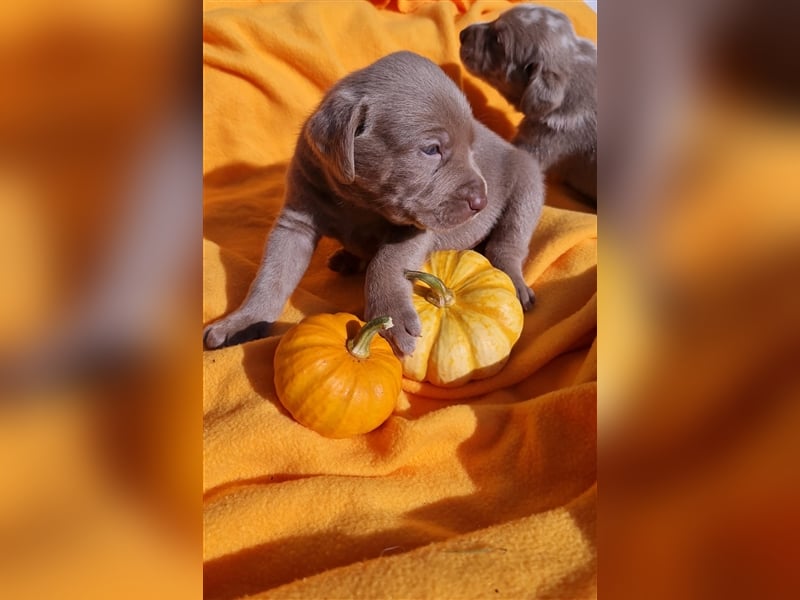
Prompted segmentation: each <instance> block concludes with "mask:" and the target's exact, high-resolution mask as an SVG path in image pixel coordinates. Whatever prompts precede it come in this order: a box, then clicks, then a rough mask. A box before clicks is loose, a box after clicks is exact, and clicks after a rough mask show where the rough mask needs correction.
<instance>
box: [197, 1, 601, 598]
mask: <svg viewBox="0 0 800 600" xmlns="http://www.w3.org/2000/svg"><path fill="white" fill-rule="evenodd" d="M512 4H513V3H511V2H505V1H485V0H478V1H476V2H470V1H461V2H439V3H429V2H407V1H403V0H391V1H376V2H372V3H369V2H348V3H327V2H303V3H260V2H234V1H211V0H206V1H205V2H204V11H205V12H204V28H203V48H204V89H205V97H204V106H205V108H204V135H205V141H204V146H205V147H204V184H205V185H204V197H203V215H204V240H203V275H204V277H203V280H204V288H203V320H204V322H206V323H207V322H210V321H212V320H214V319H216V318H218V317H220V316H222V315H223V314H225V313H227V312H229V311H231V310H233V309H234V308H235V307H236V306H238V304H239V303H240V302H241V300H242V299H243V298H244V296H245V294H246V292H247V289H248V287H249V285H250V282H251V281H252V279H253V276H254V275H255V273H256V270H257V268H258V264H259V262H260V260H261V253H262V251H263V248H264V242H265V239H266V236H267V234H268V232H269V230H270V228H271V226H272V224H273V223H274V221H275V219H276V217H277V214H278V212H279V211H280V208H281V206H282V202H283V193H284V189H285V183H284V176H285V173H286V169H287V165H288V162H289V160H290V158H291V154H292V151H293V148H294V144H295V141H296V138H297V135H298V133H299V132H300V128H301V126H302V123H303V120H304V119H305V118H306V117H307V116H308V115H309V114H310V113H311V111H312V110H313V108H314V106H315V105H316V104H317V103H318V102H319V100H320V99H321V97H322V94H323V93H324V91H325V90H326V89H327V88H328V87H329V86H330V85H332V84H333V82H335V81H336V80H337V79H339V78H340V77H341V76H343V75H345V74H346V73H348V72H350V71H352V70H354V69H357V68H360V67H363V66H365V65H366V64H369V63H370V62H372V61H374V60H376V59H377V58H379V57H380V56H383V55H385V54H388V53H389V52H392V51H395V50H402V49H405V50H411V51H414V52H418V53H420V54H422V55H424V56H427V57H429V58H430V59H431V60H433V61H434V62H436V63H437V64H439V65H441V66H442V68H443V69H444V70H445V72H446V73H447V74H448V75H449V76H450V78H451V79H452V80H453V81H454V82H456V84H457V85H459V87H461V88H462V89H463V90H464V91H465V93H466V94H467V97H468V99H469V100H470V102H471V104H472V106H473V108H474V112H475V115H476V117H477V118H479V119H481V120H482V121H483V122H484V123H486V124H487V125H488V126H489V127H491V128H492V129H494V130H495V131H497V132H498V134H500V135H502V136H504V137H506V138H510V137H511V136H512V135H513V131H514V127H515V125H516V123H518V122H519V120H520V118H521V115H520V114H519V113H517V112H516V111H515V110H514V109H513V107H511V106H509V105H508V104H507V103H506V102H505V100H503V99H502V97H501V96H500V95H499V94H498V93H497V92H496V91H495V90H493V89H492V88H490V87H488V86H486V85H485V84H483V83H482V82H481V81H479V80H477V79H476V78H474V77H472V76H470V75H469V74H468V73H466V71H465V70H464V69H463V68H462V67H461V65H460V61H459V59H458V31H460V29H462V28H463V27H464V26H466V25H468V24H471V23H473V22H476V21H478V20H487V19H492V18H494V17H495V16H496V15H497V14H499V12H500V11H501V10H504V9H506V8H508V7H509V6H511V5H512ZM545 4H547V3H545ZM552 5H553V6H555V7H556V8H559V9H560V10H563V11H565V12H566V13H567V14H568V15H569V16H570V18H572V20H573V22H574V23H575V26H576V29H577V30H578V32H579V34H581V35H585V36H587V37H594V28H595V27H596V20H595V16H594V13H592V12H591V11H590V10H589V9H588V8H586V7H585V6H582V5H577V4H574V3H569V4H565V3H553V4H552ZM354 31H358V34H354V33H353V32H354ZM546 204H547V205H546V206H545V207H544V209H543V212H542V218H541V222H540V223H539V225H538V227H537V229H536V232H535V233H534V236H533V238H532V239H531V243H530V256H529V259H528V260H527V262H526V264H525V266H524V276H525V278H526V280H527V281H528V283H529V284H530V285H531V286H532V287H533V289H534V291H535V292H536V294H537V301H536V305H535V307H534V308H533V309H532V310H531V311H530V312H529V313H527V314H526V315H525V322H524V328H523V333H522V336H521V337H520V340H519V341H518V342H517V344H516V346H515V347H514V349H513V351H512V355H511V357H510V359H509V361H508V363H507V364H506V366H505V367H504V368H503V370H502V371H501V372H500V373H498V374H497V375H495V376H493V377H491V378H488V379H485V380H482V381H475V382H470V383H468V384H466V385H464V386H461V387H459V388H453V389H443V388H436V387H435V386H432V385H430V384H425V383H418V382H412V381H409V380H404V382H403V391H402V392H401V394H400V397H399V398H398V401H397V406H396V409H395V411H394V412H393V414H392V415H391V416H390V418H389V419H388V420H387V421H386V422H385V423H384V424H383V425H382V426H380V427H379V428H378V429H376V430H375V431H373V432H371V433H369V434H366V435H362V436H356V437H354V438H348V439H339V440H332V439H327V438H324V437H322V436H319V435H318V434H316V433H315V432H313V431H311V430H309V429H307V428H305V427H303V426H301V425H300V424H298V423H297V422H295V421H294V420H293V419H292V418H291V416H290V415H289V413H288V412H287V411H286V410H285V409H284V408H283V406H282V405H281V403H280V401H279V400H278V398H277V397H276V395H275V389H274V384H273V370H272V362H273V358H274V354H275V349H276V347H277V345H278V342H279V341H280V338H281V335H282V334H283V333H285V332H286V331H287V330H288V329H289V328H290V327H292V326H293V325H294V324H296V323H298V322H299V321H300V320H302V319H303V318H304V317H306V316H309V315H312V314H319V313H331V312H339V311H345V312H350V313H353V314H355V315H358V316H362V315H363V309H364V297H363V283H364V279H363V275H353V276H346V277H343V276H341V275H339V274H337V273H333V272H331V271H330V270H329V269H328V268H327V260H328V257H329V256H330V255H331V254H332V253H333V252H335V251H336V250H337V249H338V244H337V243H336V242H335V241H333V240H329V239H323V240H322V241H321V242H320V244H319V246H318V248H317V250H316V252H315V253H314V255H313V257H312V260H311V263H310V265H309V268H308V270H307V272H306V274H305V275H304V276H303V278H302V280H301V282H300V284H299V286H298V288H297V289H296V290H295V292H294V293H293V294H292V296H291V298H290V299H289V301H288V302H287V304H286V306H285V308H284V310H283V312H282V314H281V315H280V317H279V319H278V322H277V323H276V324H275V326H274V328H273V330H272V331H271V335H270V336H269V337H267V338H265V339H261V340H256V341H252V342H248V343H245V344H243V345H240V346H233V347H229V348H223V349H220V350H215V351H207V352H205V353H204V363H203V368H204V396H203V403H204V404H203V415H204V417H203V439H204V466H203V489H204V495H203V511H204V531H203V536H204V590H205V592H204V595H205V596H207V597H208V598H224V599H231V600H232V599H234V598H243V597H245V596H248V597H264V598H270V597H274V598H411V597H413V598H442V597H453V596H457V597H460V598H461V597H463V598H478V597H486V596H491V597H493V598H519V597H530V598H555V597H562V598H583V597H593V596H594V595H595V591H596V590H595V587H596V558H595V541H594V511H595V503H596V431H595V423H596V410H597V407H596V397H597V384H596V372H597V369H596V346H597V343H596V335H597V333H596V332H597V287H596V276H597V219H596V215H595V214H593V213H592V212H591V210H590V209H588V208H587V207H586V206H584V205H582V204H580V203H579V202H578V201H576V199H575V198H573V197H572V196H571V195H570V193H569V192H568V191H567V190H565V189H563V188H561V187H559V186H557V185H554V184H548V189H547V202H546Z"/></svg>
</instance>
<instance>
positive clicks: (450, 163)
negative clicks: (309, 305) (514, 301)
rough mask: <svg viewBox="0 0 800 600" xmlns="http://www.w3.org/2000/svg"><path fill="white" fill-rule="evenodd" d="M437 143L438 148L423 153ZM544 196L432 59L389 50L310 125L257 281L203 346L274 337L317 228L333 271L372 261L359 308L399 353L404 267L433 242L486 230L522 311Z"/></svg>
mask: <svg viewBox="0 0 800 600" xmlns="http://www.w3.org/2000/svg"><path fill="white" fill-rule="evenodd" d="M437 145H438V146H439V148H440V151H441V154H440V155H435V156H429V155H428V154H426V153H425V152H424V151H423V149H427V150H428V151H430V150H431V148H432V147H435V146H437ZM542 201H543V181H542V173H541V169H540V168H539V166H538V164H537V163H536V161H535V159H534V158H533V157H531V155H529V154H528V153H526V152H523V151H521V150H518V149H517V148H515V147H514V146H512V145H511V144H509V143H508V142H506V141H504V140H503V139H502V138H500V137H499V136H498V135H496V134H495V133H493V132H492V131H490V130H489V129H488V128H486V127H484V126H483V125H481V124H480V123H478V122H477V121H476V120H475V119H474V118H473V116H472V113H471V110H470V107H469V104H468V103H467V100H466V98H465V96H464V95H463V93H462V92H461V91H460V90H459V89H458V87H457V86H456V85H455V84H454V83H453V82H452V81H451V80H450V79H449V78H448V77H447V76H446V75H445V73H444V72H443V71H442V70H441V69H440V68H439V67H438V66H437V65H435V64H434V63H432V62H431V61H429V60H428V59H426V58H423V57H421V56H418V55H416V54H412V53H410V52H398V53H395V54H391V55H389V56H386V57H384V58H382V59H381V60H379V61H377V62H375V63H373V64H372V65H370V66H368V67H366V68H364V69H362V70H360V71H356V72H354V73H352V74H350V75H348V76H347V77H345V78H343V79H342V80H340V81H339V82H338V83H337V84H336V85H335V86H334V87H333V88H331V90H330V91H329V92H328V93H327V94H326V95H325V97H324V98H323V100H322V102H321V104H320V105H319V107H318V108H317V110H316V111H315V112H314V114H312V115H311V117H310V118H309V120H308V121H307V122H306V124H305V125H304V127H303V130H302V132H301V135H300V137H299V139H298V142H297V147H296V150H295V154H294V157H293V159H292V161H291V163H290V165H289V169H288V172H287V187H286V198H285V204H284V207H283V210H282V212H281V214H280V215H279V217H278V220H277V222H276V223H275V226H274V228H273V230H272V231H271V233H270V235H269V238H268V240H267V244H266V248H265V252H264V257H263V259H262V263H261V266H260V268H259V271H258V273H257V274H256V277H255V280H254V281H253V283H252V285H251V287H250V291H249V292H248V295H247V297H246V299H245V301H244V302H243V304H242V305H241V306H240V307H239V308H238V309H237V310H235V311H234V312H233V313H231V314H230V315H228V316H226V317H224V318H223V319H221V320H219V321H217V322H215V323H212V324H211V325H209V326H208V327H207V328H206V331H205V335H204V340H205V344H206V346H207V347H209V348H218V347H221V346H227V345H231V344H235V343H241V342H243V341H247V340H250V339H255V338H258V337H263V336H265V335H268V333H269V326H270V325H271V324H272V323H273V322H274V321H276V320H277V318H278V316H279V315H280V313H281V311H282V309H283V306H284V304H285V303H286V301H287V300H288V298H289V296H290V295H291V293H292V292H293V291H294V289H295V287H296V286H297V284H298V283H299V281H300V279H301V277H302V275H303V273H304V272H305V270H306V268H307V267H308V264H309V261H310V259H311V255H312V253H313V252H314V249H315V247H316V245H317V242H318V241H319V239H320V238H321V236H328V237H332V238H335V239H337V240H339V241H340V242H341V243H342V245H343V247H344V248H343V251H341V252H340V253H338V254H337V255H336V256H335V257H334V258H333V259H332V261H331V267H332V268H336V269H337V270H342V271H345V270H355V269H356V268H357V266H358V265H359V263H360V264H364V263H366V264H367V266H366V280H365V318H367V319H370V318H373V317H375V316H378V315H389V316H391V317H392V319H393V321H394V327H393V328H391V329H388V330H385V331H384V332H383V334H382V335H384V336H385V337H386V338H387V339H388V340H389V341H390V342H391V343H392V345H393V347H394V349H395V351H396V352H397V353H398V354H409V353H411V352H413V350H414V347H415V344H416V340H415V338H416V337H418V336H419V335H420V331H421V328H420V322H419V318H418V316H417V314H416V312H415V310H414V307H413V305H412V302H411V283H410V282H409V281H407V280H406V278H405V277H404V276H403V272H404V270H405V269H418V268H419V267H420V265H421V264H422V263H423V262H424V261H425V259H426V258H427V256H428V254H429V253H430V252H432V251H434V250H438V249H456V250H460V249H466V248H472V247H474V246H475V245H477V244H479V243H481V242H484V241H485V243H486V245H485V254H486V256H487V258H489V260H490V261H491V262H492V264H494V265H495V266H496V267H498V268H500V269H502V270H504V271H505V272H506V273H508V275H509V276H510V277H511V279H512V280H513V282H514V285H515V287H516V289H517V294H518V297H519V299H520V302H521V303H522V305H523V307H524V308H525V309H526V310H527V309H528V308H530V307H531V306H532V304H533V301H534V295H533V292H532V291H531V290H530V288H529V287H528V285H527V284H526V283H525V280H524V279H523V277H522V264H523V261H524V259H525V258H526V256H527V253H528V246H529V242H530V238H531V235H532V233H533V230H534V228H535V226H536V223H537V221H538V219H539V214H540V211H541V206H542Z"/></svg>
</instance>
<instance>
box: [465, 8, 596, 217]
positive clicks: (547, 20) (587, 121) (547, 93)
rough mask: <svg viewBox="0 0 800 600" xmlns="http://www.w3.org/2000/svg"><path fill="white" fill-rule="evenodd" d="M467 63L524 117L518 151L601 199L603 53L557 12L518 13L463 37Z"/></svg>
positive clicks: (531, 10) (480, 25)
mask: <svg viewBox="0 0 800 600" xmlns="http://www.w3.org/2000/svg"><path fill="white" fill-rule="evenodd" d="M460 38H461V62H463V63H464V66H465V67H466V68H467V70H468V71H469V72H471V73H472V74H473V75H475V76H477V77H480V78H481V79H483V80H484V81H486V82H487V83H489V84H490V85H491V86H492V87H494V88H495V89H496V90H497V91H499V92H500V93H501V94H502V95H503V96H504V97H505V99H506V100H508V101H509V102H510V103H511V104H513V105H514V107H515V108H517V110H519V111H520V112H521V113H523V114H524V115H525V118H524V119H523V120H522V122H521V123H520V126H519V131H518V132H517V136H516V137H515V138H514V140H513V143H514V145H516V146H519V147H520V148H524V149H525V150H528V151H529V152H531V153H532V154H533V155H534V156H535V157H536V158H537V159H538V160H539V162H540V164H541V166H542V168H543V169H545V170H551V171H552V172H555V173H558V174H560V176H561V178H562V179H563V180H564V181H565V183H567V184H568V185H570V186H571V187H572V188H573V189H575V190H577V191H578V192H580V193H582V194H584V195H585V196H587V197H588V198H590V199H592V200H594V201H595V202H596V199H597V48H596V47H595V45H594V44H593V43H592V42H591V41H589V40H587V39H584V38H579V37H578V36H577V35H576V34H575V30H574V29H573V27H572V23H570V20H569V19H568V18H567V16H566V15H565V14H564V13H562V12H560V11H557V10H554V9H552V8H547V7H543V6H535V5H521V6H515V7H514V8H511V9H509V10H507V11H506V12H504V13H503V14H502V15H500V16H499V17H498V18H497V19H495V20H494V21H492V22H490V23H478V24H475V25H470V26H469V27H467V28H465V29H463V30H462V31H461V33H460Z"/></svg>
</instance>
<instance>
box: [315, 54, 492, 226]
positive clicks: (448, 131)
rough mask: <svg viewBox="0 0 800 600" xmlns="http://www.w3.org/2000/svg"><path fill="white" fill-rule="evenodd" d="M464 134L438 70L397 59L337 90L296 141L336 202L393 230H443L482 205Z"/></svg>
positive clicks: (468, 125)
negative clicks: (306, 148) (374, 215)
mask: <svg viewBox="0 0 800 600" xmlns="http://www.w3.org/2000/svg"><path fill="white" fill-rule="evenodd" d="M474 127H475V125H474V119H473V117H472V112H471V110H470V107H469V104H468V103H467V100H466V98H465V97H464V95H463V94H462V93H461V91H460V90H459V89H458V87H456V85H455V84H454V83H453V82H452V81H451V80H450V79H449V78H448V77H447V76H446V75H445V74H444V72H443V71H442V70H441V69H440V68H439V67H438V66H436V65H435V64H434V63H432V62H431V61H429V60H427V59H425V58H423V57H421V56H418V55H416V54H412V53H410V52H398V53H395V54H391V55H389V56H387V57H385V58H383V59H381V60H379V61H377V62H376V63H373V64H372V65H370V66H369V67H367V68H365V69H362V70H361V71H356V72H355V73H352V74H351V75H349V76H347V77H345V78H344V79H342V80H341V81H339V83H337V84H336V85H335V86H334V87H333V88H332V89H331V90H330V91H329V92H328V94H326V96H325V98H324V99H323V101H322V103H321V104H320V106H319V108H318V109H317V111H316V112H315V113H314V114H313V115H312V116H311V118H310V119H309V121H308V123H307V125H306V128H305V136H306V140H307V141H308V143H309V145H310V146H311V149H312V150H313V152H314V154H315V155H316V157H317V159H318V160H319V162H320V163H321V164H322V166H323V168H324V169H325V170H326V172H327V173H328V174H329V176H330V183H331V185H332V187H334V188H335V191H336V192H337V194H338V195H339V196H340V197H342V198H344V199H346V200H347V201H348V202H351V203H353V204H355V205H356V206H358V207H360V208H366V209H368V210H372V211H375V212H378V213H379V214H381V215H382V216H383V217H384V218H386V219H387V220H388V221H390V222H392V223H395V224H398V225H413V226H415V227H418V228H420V229H433V230H443V229H449V228H452V227H455V226H457V225H460V224H462V223H464V222H465V221H467V220H468V219H470V218H471V217H472V216H474V215H475V214H476V213H477V212H478V211H480V210H481V209H483V208H484V206H486V202H487V196H486V193H487V190H486V182H485V180H484V179H483V176H482V175H481V173H480V172H479V170H478V168H477V166H476V164H475V161H474V158H473V155H472V143H473V140H474V137H475V130H474Z"/></svg>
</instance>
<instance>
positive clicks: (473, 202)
mask: <svg viewBox="0 0 800 600" xmlns="http://www.w3.org/2000/svg"><path fill="white" fill-rule="evenodd" d="M467 202H468V203H469V207H470V208H471V209H472V210H474V211H475V212H478V211H480V210H483V209H484V208H486V194H485V193H484V191H483V190H475V191H474V192H471V193H470V195H469V196H468V198H467Z"/></svg>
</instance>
